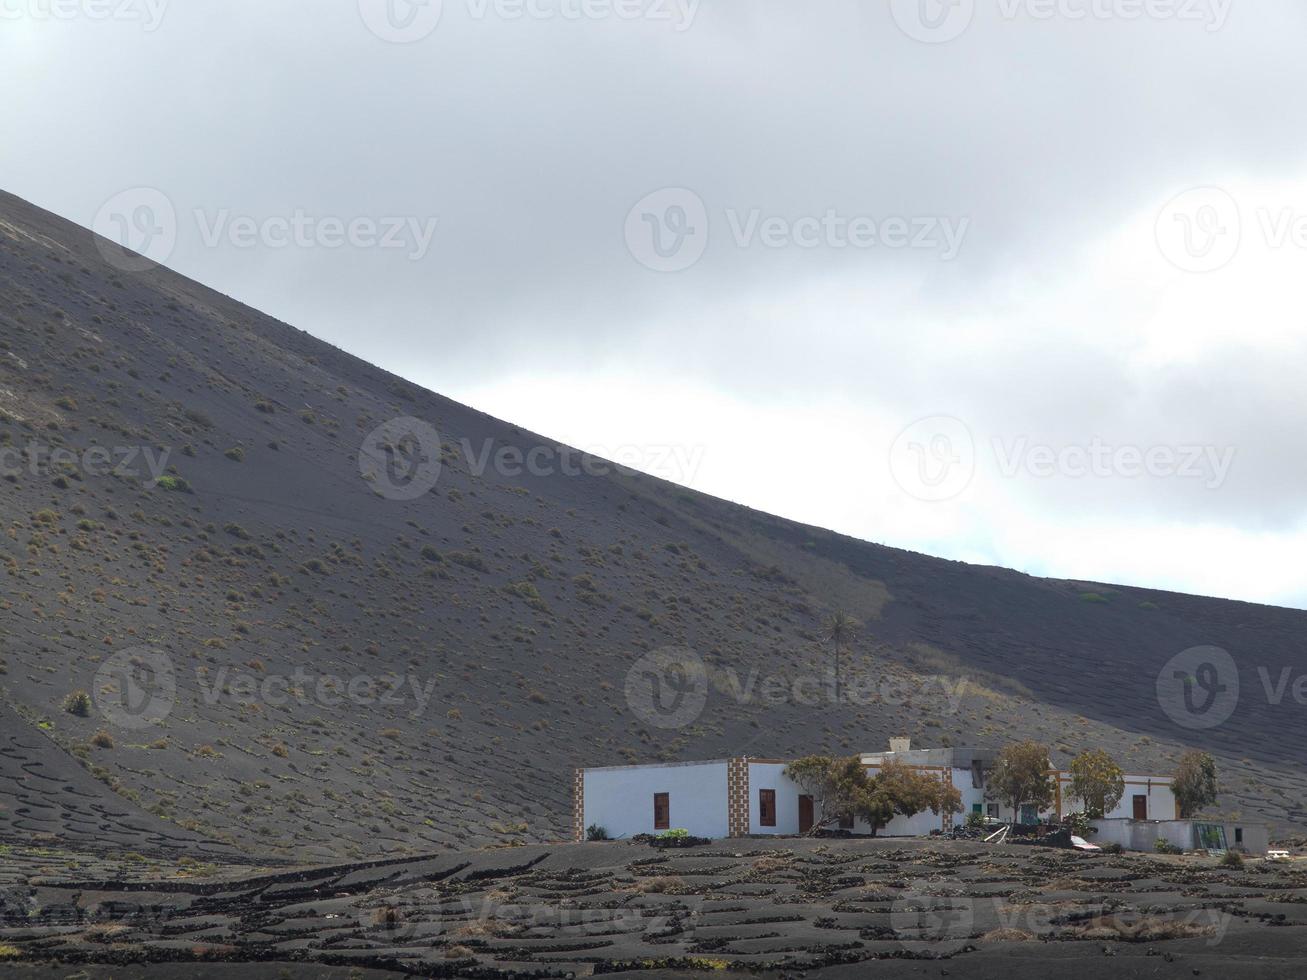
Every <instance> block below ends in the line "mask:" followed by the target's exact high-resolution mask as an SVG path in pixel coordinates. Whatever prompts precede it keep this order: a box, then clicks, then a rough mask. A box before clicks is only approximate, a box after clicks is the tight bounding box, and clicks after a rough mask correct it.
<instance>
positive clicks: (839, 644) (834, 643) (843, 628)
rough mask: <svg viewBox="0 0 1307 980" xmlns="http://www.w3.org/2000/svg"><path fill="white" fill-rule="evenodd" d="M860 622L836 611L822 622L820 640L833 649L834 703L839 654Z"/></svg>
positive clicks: (836, 695)
mask: <svg viewBox="0 0 1307 980" xmlns="http://www.w3.org/2000/svg"><path fill="white" fill-rule="evenodd" d="M861 629H862V624H861V623H859V622H858V621H857V620H856V619H854V618H853V617H852V616H850V615H849V614H848V613H845V612H842V611H838V610H837V611H836V612H833V613H831V614H830V616H828V617H827V618H826V622H825V623H823V624H822V628H821V641H822V642H823V643H829V644H830V645H831V647H832V648H833V649H834V651H835V703H836V704H839V703H840V654H841V653H842V652H843V651H844V649H845V648H847V647H848V645H849V644H850V643H851V642H852V641H853V638H854V637H855V636H857V635H858V631H859V630H861Z"/></svg>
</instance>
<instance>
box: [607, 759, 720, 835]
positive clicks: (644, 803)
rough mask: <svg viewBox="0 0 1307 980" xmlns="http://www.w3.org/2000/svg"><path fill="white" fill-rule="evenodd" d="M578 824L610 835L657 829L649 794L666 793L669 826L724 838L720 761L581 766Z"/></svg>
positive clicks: (648, 832)
mask: <svg viewBox="0 0 1307 980" xmlns="http://www.w3.org/2000/svg"><path fill="white" fill-rule="evenodd" d="M583 779H584V806H583V808H582V809H583V812H584V817H583V821H584V826H586V827H589V826H591V825H592V824H598V825H599V826H601V827H603V828H604V830H606V831H608V836H609V837H612V838H614V839H618V838H623V837H632V836H634V835H635V834H656V833H662V831H660V830H656V829H655V828H654V794H655V793H666V794H668V804H669V813H670V816H671V820H670V822H669V823H670V827H671V828H677V827H683V828H684V829H686V830H688V831H689V832H690V833H691V834H694V835H695V836H696V837H712V838H718V839H719V838H723V837H725V836H727V822H726V817H727V811H726V761H725V760H721V761H717V762H686V763H668V764H666V765H656V766H614V767H611V768H604V769H586V770H585V772H584V774H583Z"/></svg>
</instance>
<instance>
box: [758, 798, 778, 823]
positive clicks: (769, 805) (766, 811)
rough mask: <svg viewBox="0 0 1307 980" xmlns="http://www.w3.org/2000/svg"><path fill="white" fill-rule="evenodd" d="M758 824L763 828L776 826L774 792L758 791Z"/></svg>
mask: <svg viewBox="0 0 1307 980" xmlns="http://www.w3.org/2000/svg"><path fill="white" fill-rule="evenodd" d="M758 823H759V825H760V826H763V827H775V826H776V791H775V790H774V789H760V790H758Z"/></svg>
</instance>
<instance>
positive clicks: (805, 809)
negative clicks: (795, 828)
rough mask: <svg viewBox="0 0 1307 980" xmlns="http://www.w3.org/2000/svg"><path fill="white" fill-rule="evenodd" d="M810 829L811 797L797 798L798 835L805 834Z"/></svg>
mask: <svg viewBox="0 0 1307 980" xmlns="http://www.w3.org/2000/svg"><path fill="white" fill-rule="evenodd" d="M811 829H812V797H811V796H800V797H799V833H801V834H806V833H807V832H808V831H810V830H811Z"/></svg>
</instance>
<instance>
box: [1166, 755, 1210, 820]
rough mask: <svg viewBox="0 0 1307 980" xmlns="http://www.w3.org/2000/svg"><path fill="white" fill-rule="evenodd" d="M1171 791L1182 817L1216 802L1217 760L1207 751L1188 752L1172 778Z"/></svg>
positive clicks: (1187, 816)
mask: <svg viewBox="0 0 1307 980" xmlns="http://www.w3.org/2000/svg"><path fill="white" fill-rule="evenodd" d="M1171 792H1172V793H1173V794H1175V802H1176V804H1177V805H1178V806H1179V808H1180V816H1181V817H1182V818H1186V819H1187V818H1189V817H1192V816H1193V815H1194V814H1195V813H1197V812H1198V811H1199V810H1202V809H1203V808H1205V807H1209V806H1211V805H1212V804H1213V803H1215V802H1216V794H1217V786H1216V760H1215V759H1213V758H1212V757H1211V756H1210V755H1208V754H1207V753H1206V752H1187V753H1185V755H1184V756H1183V757H1182V758H1181V759H1180V764H1179V765H1178V766H1176V769H1175V775H1174V776H1173V777H1172V778H1171Z"/></svg>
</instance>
